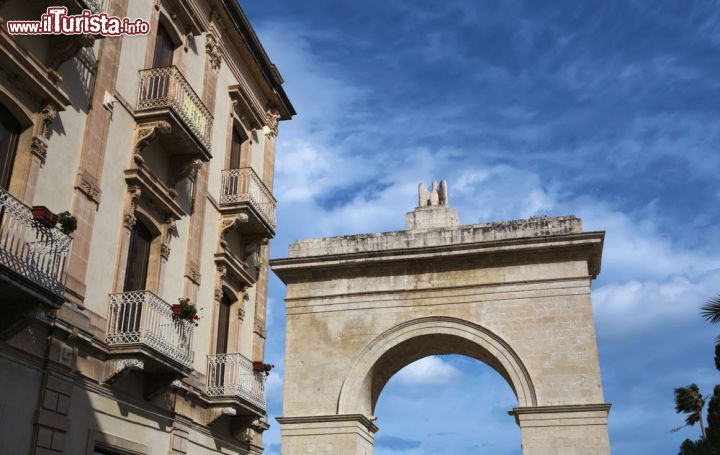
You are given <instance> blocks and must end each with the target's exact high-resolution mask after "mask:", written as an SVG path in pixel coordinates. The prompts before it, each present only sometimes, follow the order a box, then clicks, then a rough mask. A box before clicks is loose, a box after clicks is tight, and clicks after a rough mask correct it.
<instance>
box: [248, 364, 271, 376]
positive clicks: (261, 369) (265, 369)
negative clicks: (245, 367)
mask: <svg viewBox="0 0 720 455" xmlns="http://www.w3.org/2000/svg"><path fill="white" fill-rule="evenodd" d="M273 368H275V365H271V364H269V363H265V362H262V361H255V362H253V371H255V372H256V373H265V376H269V375H270V370H272V369H273Z"/></svg>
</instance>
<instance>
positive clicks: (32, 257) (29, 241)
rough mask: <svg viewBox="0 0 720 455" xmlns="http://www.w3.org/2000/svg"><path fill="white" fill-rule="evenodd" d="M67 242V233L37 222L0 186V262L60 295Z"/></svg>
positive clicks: (68, 246) (29, 211)
mask: <svg viewBox="0 0 720 455" xmlns="http://www.w3.org/2000/svg"><path fill="white" fill-rule="evenodd" d="M71 243H72V238H71V237H70V236H68V235H66V234H65V233H63V232H62V231H61V230H60V229H58V228H48V227H45V226H42V225H40V224H39V223H38V222H36V221H35V220H34V219H33V215H32V209H31V208H30V207H28V206H27V205H25V204H23V203H22V202H21V201H19V200H18V199H16V198H15V197H13V196H12V195H11V194H10V193H8V192H7V191H6V190H5V189H3V188H0V265H2V266H5V267H7V268H9V269H10V270H12V271H14V272H15V273H18V274H20V275H22V276H24V277H25V278H27V279H29V280H30V281H33V282H35V283H37V284H39V285H41V286H42V287H44V288H46V289H48V290H49V291H51V292H53V293H54V294H57V295H62V293H63V292H64V291H65V286H64V284H63V283H64V275H65V262H66V260H67V255H68V253H69V251H70V244H71Z"/></svg>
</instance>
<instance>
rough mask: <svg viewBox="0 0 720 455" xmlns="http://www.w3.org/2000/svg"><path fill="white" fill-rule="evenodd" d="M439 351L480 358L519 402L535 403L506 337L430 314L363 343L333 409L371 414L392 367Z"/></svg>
mask: <svg viewBox="0 0 720 455" xmlns="http://www.w3.org/2000/svg"><path fill="white" fill-rule="evenodd" d="M439 354H460V355H465V356H468V357H472V358H474V359H477V360H479V361H481V362H484V363H485V364H487V365H489V366H490V367H491V368H493V369H494V370H495V371H497V372H498V373H499V374H500V375H501V376H502V377H503V378H504V379H505V380H506V381H507V382H508V384H509V385H510V387H511V388H512V390H513V392H514V393H515V396H516V397H517V400H518V405H519V406H520V407H527V406H537V397H536V394H535V387H534V386H533V383H532V380H531V379H530V374H529V373H528V371H527V368H525V365H524V364H523V362H522V360H521V359H520V357H519V356H518V355H517V353H516V352H515V351H514V350H513V349H512V347H511V346H510V345H509V344H508V343H507V342H505V341H504V340H503V339H502V338H500V337H499V336H497V335H496V334H494V333H492V332H491V331H490V330H488V329H486V328H484V327H482V326H480V325H478V324H475V323H473V322H469V321H465V320H462V319H457V318H452V317H445V316H431V317H425V318H419V319H414V320H411V321H407V322H404V323H402V324H399V325H397V326H395V327H393V328H391V329H389V330H387V331H386V332H384V333H382V334H381V335H379V336H378V337H376V338H375V339H374V340H372V341H371V342H370V343H368V345H367V346H366V347H365V349H364V350H363V352H362V353H361V354H360V355H359V356H358V357H357V358H356V360H355V362H354V363H353V365H352V367H351V369H350V371H349V372H348V375H347V376H346V378H345V380H344V381H343V384H342V387H341V389H340V396H339V398H338V404H337V413H338V414H340V415H342V414H363V415H365V416H372V415H373V414H374V411H375V405H376V403H377V400H378V398H379V397H380V392H381V391H382V389H383V388H384V387H385V384H387V382H388V381H389V380H390V378H391V377H392V376H394V375H395V373H397V372H398V371H400V370H401V369H402V368H404V367H405V366H407V365H409V364H411V363H412V362H415V361H416V360H419V359H421V358H423V357H427V356H430V355H439Z"/></svg>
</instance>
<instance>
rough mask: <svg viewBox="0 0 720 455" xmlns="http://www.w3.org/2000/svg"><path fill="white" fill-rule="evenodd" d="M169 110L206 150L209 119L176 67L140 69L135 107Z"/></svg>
mask: <svg viewBox="0 0 720 455" xmlns="http://www.w3.org/2000/svg"><path fill="white" fill-rule="evenodd" d="M158 108H168V109H171V110H172V111H173V112H175V114H177V115H178V116H179V117H180V118H181V119H182V121H183V122H184V123H185V125H186V126H187V127H188V128H189V129H190V130H191V131H192V132H193V133H194V135H195V136H196V137H197V139H198V140H199V141H200V142H201V143H202V144H203V145H204V146H205V147H206V148H207V149H208V150H210V134H211V131H212V122H213V118H212V115H211V114H210V111H209V110H208V109H207V107H205V105H204V104H203V102H202V100H201V99H200V97H199V96H198V95H197V94H196V93H195V91H194V90H193V89H192V87H190V84H189V83H188V81H187V80H186V79H185V77H184V76H183V75H182V73H181V72H180V70H179V69H178V68H177V67H176V66H174V65H173V66H166V67H162V68H149V69H144V70H141V71H140V87H139V89H138V102H137V110H138V111H146V110H153V109H158Z"/></svg>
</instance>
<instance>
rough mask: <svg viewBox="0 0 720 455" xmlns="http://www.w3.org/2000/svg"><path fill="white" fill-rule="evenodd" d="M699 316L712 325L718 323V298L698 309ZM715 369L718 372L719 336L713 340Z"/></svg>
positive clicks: (719, 364) (719, 301) (719, 359)
mask: <svg viewBox="0 0 720 455" xmlns="http://www.w3.org/2000/svg"><path fill="white" fill-rule="evenodd" d="M700 314H702V317H704V318H705V319H706V320H707V321H709V322H710V323H712V324H717V323H718V322H720V296H718V297H713V298H712V299H710V300H708V301H707V303H706V304H705V305H703V306H702V307H701V308H700ZM715 368H717V369H718V370H720V336H718V337H717V338H716V339H715Z"/></svg>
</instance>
